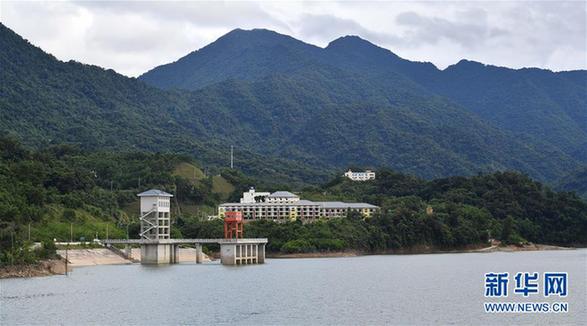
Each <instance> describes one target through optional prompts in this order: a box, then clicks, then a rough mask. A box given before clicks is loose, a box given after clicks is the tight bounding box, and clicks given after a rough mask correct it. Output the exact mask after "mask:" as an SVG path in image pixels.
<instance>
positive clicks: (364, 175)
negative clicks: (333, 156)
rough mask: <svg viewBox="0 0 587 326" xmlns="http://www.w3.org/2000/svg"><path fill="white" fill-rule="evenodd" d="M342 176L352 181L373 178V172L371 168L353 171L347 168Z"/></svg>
mask: <svg viewBox="0 0 587 326" xmlns="http://www.w3.org/2000/svg"><path fill="white" fill-rule="evenodd" d="M344 176H345V177H347V178H349V179H351V180H353V181H367V180H375V172H373V171H371V170H367V171H364V172H353V171H352V170H350V169H349V170H348V171H347V172H345V173H344Z"/></svg>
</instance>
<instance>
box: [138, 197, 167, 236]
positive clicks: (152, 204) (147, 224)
mask: <svg viewBox="0 0 587 326" xmlns="http://www.w3.org/2000/svg"><path fill="white" fill-rule="evenodd" d="M137 196H138V197H140V198H141V216H140V218H139V219H140V222H141V233H140V236H141V239H147V240H160V239H170V238H171V224H170V221H171V216H170V215H169V213H170V211H171V210H170V207H171V197H173V195H172V194H168V193H166V192H164V191H161V190H157V189H151V190H148V191H145V192H142V193H140V194H138V195H137Z"/></svg>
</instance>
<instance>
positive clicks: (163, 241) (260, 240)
mask: <svg viewBox="0 0 587 326" xmlns="http://www.w3.org/2000/svg"><path fill="white" fill-rule="evenodd" d="M101 242H102V243H103V244H203V243H218V244H221V243H238V244H240V243H267V238H245V239H160V240H147V239H108V240H101Z"/></svg>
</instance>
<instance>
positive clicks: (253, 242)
mask: <svg viewBox="0 0 587 326" xmlns="http://www.w3.org/2000/svg"><path fill="white" fill-rule="evenodd" d="M266 243H267V240H265V241H260V239H233V240H224V241H222V242H220V260H221V263H222V264H223V265H248V264H263V263H265V244H266Z"/></svg>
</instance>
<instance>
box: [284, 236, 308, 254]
mask: <svg viewBox="0 0 587 326" xmlns="http://www.w3.org/2000/svg"><path fill="white" fill-rule="evenodd" d="M281 251H282V252H284V253H288V254H290V253H301V252H312V251H316V247H315V246H314V245H313V244H312V243H310V242H309V241H307V240H304V239H296V240H290V241H288V242H286V243H284V244H283V246H281Z"/></svg>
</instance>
